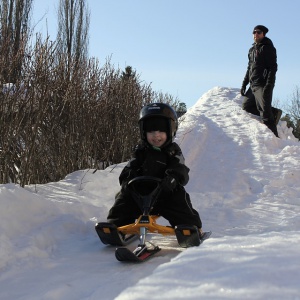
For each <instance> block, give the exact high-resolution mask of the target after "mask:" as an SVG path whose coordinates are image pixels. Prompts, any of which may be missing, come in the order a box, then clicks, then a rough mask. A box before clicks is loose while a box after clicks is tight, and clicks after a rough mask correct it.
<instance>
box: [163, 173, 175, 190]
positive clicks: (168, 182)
mask: <svg viewBox="0 0 300 300" xmlns="http://www.w3.org/2000/svg"><path fill="white" fill-rule="evenodd" d="M161 185H162V188H163V190H165V191H170V192H172V191H173V190H174V189H175V188H176V186H177V181H176V179H175V178H174V177H172V176H170V175H167V176H166V177H165V178H164V179H163V180H162V183H161Z"/></svg>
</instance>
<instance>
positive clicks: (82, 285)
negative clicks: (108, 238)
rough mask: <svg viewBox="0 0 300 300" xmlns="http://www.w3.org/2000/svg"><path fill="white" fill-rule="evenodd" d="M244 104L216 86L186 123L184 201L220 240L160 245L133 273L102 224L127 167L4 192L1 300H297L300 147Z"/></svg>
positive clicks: (162, 240) (181, 139)
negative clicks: (98, 226) (100, 233)
mask: <svg viewBox="0 0 300 300" xmlns="http://www.w3.org/2000/svg"><path fill="white" fill-rule="evenodd" d="M241 101H242V99H241V97H240V95H239V90H238V89H233V88H224V87H215V88H213V89H211V90H210V91H208V92H207V93H205V94H204V95H203V96H202V97H201V98H200V99H199V100H198V101H197V103H196V104H195V105H194V106H193V107H192V108H190V109H189V110H188V112H187V114H186V115H185V116H184V117H183V119H184V120H182V121H181V123H180V127H179V131H178V134H177V139H176V141H177V142H178V143H179V144H180V146H181V148H182V150H183V153H184V155H185V158H186V163H187V165H188V166H189V167H190V169H191V171H190V182H189V184H188V185H187V191H188V192H189V193H190V195H191V198H192V202H193V205H194V207H195V208H196V209H197V210H198V211H199V212H200V215H201V218H202V221H203V228H204V230H212V231H213V234H212V236H211V238H210V239H209V240H207V241H205V242H204V243H203V244H202V245H201V246H200V247H195V248H189V249H181V248H179V247H178V245H177V243H176V240H175V238H173V237H163V236H154V237H152V238H151V240H152V241H153V242H154V243H157V244H158V245H159V246H161V248H162V251H160V252H159V253H158V254H157V255H156V257H154V258H153V259H151V260H149V261H148V262H145V263H143V264H124V263H120V262H118V261H117V260H116V259H115V257H114V247H110V246H104V245H102V244H101V242H100V241H99V239H98V237H97V235H96V232H95V231H94V225H95V223H96V222H97V221H105V220H106V215H107V212H108V209H109V208H110V207H111V205H112V204H113V202H114V195H115V193H116V192H117V191H118V189H119V185H118V176H119V174H120V171H121V170H122V168H123V167H124V165H125V163H122V164H119V165H114V166H110V167H109V168H107V169H106V170H103V171H97V172H95V173H94V170H82V171H78V172H74V173H72V174H69V175H68V176H67V177H66V178H65V179H64V180H62V181H60V182H55V183H49V184H44V185H32V186H27V187H26V188H24V189H23V188H20V187H19V186H17V185H14V184H5V185H0V204H1V210H0V299H1V300H11V299H14V300H25V299H26V300H27V299H28V300H46V299H47V300H54V299H55V300H57V299H62V300H77V299H78V300H83V299H88V300H92V299H97V300H99V299H105V300H110V299H117V300H125V299H126V300H127V299H128V300H129V299H130V300H137V299H172V300H174V299H195V300H196V299H197V300H198V299H264V300H265V299H272V300H274V299H280V300H282V299H300V284H299V282H300V260H299V253H300V234H299V229H300V184H299V182H300V164H299V158H300V144H299V142H298V140H296V139H295V138H294V137H293V135H292V134H291V131H290V130H289V129H288V128H287V127H286V123H285V122H280V123H279V125H278V131H279V135H280V139H278V138H276V137H275V136H274V135H273V133H271V132H270V131H269V130H268V129H267V128H266V126H264V125H263V124H261V123H260V122H259V121H258V118H257V117H255V116H252V115H250V114H247V113H246V112H244V111H243V110H242V109H241ZM162 222H163V223H165V221H164V220H162ZM136 243H137V242H134V243H133V244H132V245H131V246H132V247H135V246H136Z"/></svg>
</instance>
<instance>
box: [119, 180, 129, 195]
mask: <svg viewBox="0 0 300 300" xmlns="http://www.w3.org/2000/svg"><path fill="white" fill-rule="evenodd" d="M128 182H129V181H128V180H123V181H122V185H121V188H122V191H123V192H126V191H127V189H128Z"/></svg>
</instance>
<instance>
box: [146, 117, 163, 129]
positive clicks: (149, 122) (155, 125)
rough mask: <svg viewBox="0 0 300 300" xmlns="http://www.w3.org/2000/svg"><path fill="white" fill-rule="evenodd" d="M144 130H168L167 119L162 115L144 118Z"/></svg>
mask: <svg viewBox="0 0 300 300" xmlns="http://www.w3.org/2000/svg"><path fill="white" fill-rule="evenodd" d="M144 131H145V132H151V131H161V132H169V126H168V120H167V119H166V118H163V117H153V118H146V119H145V120H144Z"/></svg>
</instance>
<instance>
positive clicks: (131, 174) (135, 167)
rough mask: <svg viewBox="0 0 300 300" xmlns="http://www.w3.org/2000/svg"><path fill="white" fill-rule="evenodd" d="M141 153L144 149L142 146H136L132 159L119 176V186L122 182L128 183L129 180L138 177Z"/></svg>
mask: <svg viewBox="0 0 300 300" xmlns="http://www.w3.org/2000/svg"><path fill="white" fill-rule="evenodd" d="M143 153H144V147H143V146H142V145H138V146H137V147H136V148H135V150H134V152H133V154H132V158H131V159H130V160H129V161H128V163H127V165H126V166H125V167H124V169H123V170H122V172H121V174H120V176H119V182H120V184H122V182H123V181H124V180H126V181H127V182H128V181H130V180H131V179H133V178H135V177H137V176H140V175H139V171H140V168H141V164H142V157H143Z"/></svg>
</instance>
